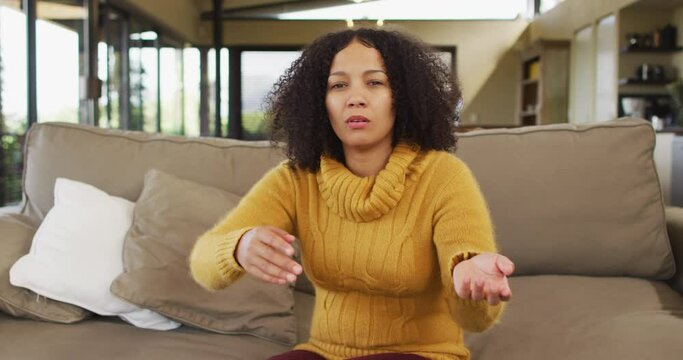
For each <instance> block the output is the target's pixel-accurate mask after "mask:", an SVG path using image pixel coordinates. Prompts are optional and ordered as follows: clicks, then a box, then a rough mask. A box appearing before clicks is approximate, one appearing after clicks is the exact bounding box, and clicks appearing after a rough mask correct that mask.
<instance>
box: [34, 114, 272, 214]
mask: <svg viewBox="0 0 683 360" xmlns="http://www.w3.org/2000/svg"><path fill="white" fill-rule="evenodd" d="M25 152H26V153H25V154H24V159H26V161H25V168H24V176H23V185H24V186H23V188H24V195H25V199H26V203H25V206H24V210H23V213H24V214H28V215H31V216H33V217H36V218H38V219H40V220H42V219H43V218H44V217H45V214H46V213H47V211H48V210H50V208H52V205H53V199H52V189H53V188H54V183H55V179H56V178H57V177H65V178H68V179H72V180H76V181H81V182H85V183H87V184H91V185H93V186H96V187H97V188H99V189H102V190H103V191H105V192H106V193H108V194H111V195H114V196H119V197H123V198H125V199H128V200H130V201H135V200H136V199H137V198H138V196H139V195H140V191H141V190H142V184H143V178H144V176H145V173H146V172H147V170H149V169H159V170H162V171H166V172H168V173H171V174H176V175H177V176H180V177H181V178H183V179H188V180H191V181H196V182H199V183H201V184H206V185H210V186H214V187H218V188H221V189H223V190H226V191H229V192H232V193H234V194H238V195H244V193H246V192H247V190H249V188H250V187H251V186H252V185H253V184H254V183H255V182H256V181H257V180H258V179H260V178H261V176H263V174H265V173H266V171H268V170H269V169H270V168H272V167H274V166H275V165H277V164H278V163H279V162H281V161H282V160H283V159H284V157H283V156H282V155H281V154H280V152H278V151H276V150H275V149H273V148H272V147H271V146H270V144H269V142H267V141H260V142H248V141H239V140H230V139H217V138H184V137H177V136H167V135H162V134H149V133H143V132H135V131H119V130H111V129H99V128H95V127H88V126H84V125H76V124H65V123H40V124H35V125H33V126H32V127H31V129H30V130H29V131H28V134H27V139H26V145H25Z"/></svg>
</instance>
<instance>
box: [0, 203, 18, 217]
mask: <svg viewBox="0 0 683 360" xmlns="http://www.w3.org/2000/svg"><path fill="white" fill-rule="evenodd" d="M20 212H21V204H19V205H9V206H3V207H0V215H4V214H18V213H20Z"/></svg>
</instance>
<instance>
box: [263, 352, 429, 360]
mask: <svg viewBox="0 0 683 360" xmlns="http://www.w3.org/2000/svg"><path fill="white" fill-rule="evenodd" d="M423 359H425V358H424V357H422V356H420V355H414V354H399V353H386V354H376V355H368V356H361V357H355V358H351V360H423ZM269 360H325V358H324V357H322V356H320V355H318V354H316V353H314V352H310V351H306V350H292V351H288V352H286V353H284V354H280V355H275V356H273V357H271V358H270V359H269Z"/></svg>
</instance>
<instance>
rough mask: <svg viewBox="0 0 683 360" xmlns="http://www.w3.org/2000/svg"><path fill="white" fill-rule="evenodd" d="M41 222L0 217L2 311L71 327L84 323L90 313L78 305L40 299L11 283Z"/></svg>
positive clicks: (0, 296)
mask: <svg viewBox="0 0 683 360" xmlns="http://www.w3.org/2000/svg"><path fill="white" fill-rule="evenodd" d="M38 225H39V223H38V221H37V220H35V219H33V218H30V217H28V216H24V215H19V214H7V215H1V216H0V311H2V312H5V313H7V314H9V315H12V316H15V317H22V318H29V319H33V320H43V321H52V322H58V323H64V324H70V323H74V322H77V321H81V320H83V319H85V318H87V317H88V316H90V314H91V313H90V312H89V311H87V310H85V309H82V308H80V307H78V306H75V305H71V304H67V303H63V302H60V301H57V300H52V299H49V298H46V297H44V296H38V294H36V293H34V292H33V291H31V290H28V289H24V288H21V287H16V286H13V285H12V284H10V282H9V270H10V268H11V267H12V265H14V263H15V262H16V261H17V260H18V259H19V258H21V257H22V256H24V255H26V254H28V252H29V249H30V248H31V242H32V241H33V235H34V234H35V232H36V230H37V229H38Z"/></svg>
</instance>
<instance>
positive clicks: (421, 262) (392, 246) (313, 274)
mask: <svg viewBox="0 0 683 360" xmlns="http://www.w3.org/2000/svg"><path fill="white" fill-rule="evenodd" d="M258 225H273V226H277V227H280V228H282V229H284V230H285V231H288V232H290V233H293V234H294V235H296V236H297V237H298V238H299V239H300V240H301V247H302V261H303V266H304V270H305V272H306V274H307V275H308V276H309V278H310V279H311V281H312V282H313V284H314V286H315V287H316V300H315V306H314V312H313V319H312V323H311V334H310V339H309V342H308V343H305V344H300V345H298V346H297V347H296V348H297V349H305V350H310V351H314V352H317V353H319V354H321V355H323V356H324V357H325V358H328V359H345V358H349V357H355V356H363V355H370V354H377V353H382V352H405V353H415V354H419V355H422V356H425V357H428V358H432V359H468V358H469V352H468V350H467V349H466V348H465V346H464V344H463V330H470V331H483V330H485V329H487V328H488V327H490V326H491V325H492V324H493V323H494V322H495V321H496V320H497V319H498V318H499V316H500V314H501V312H502V309H503V305H497V306H490V305H488V304H487V303H486V301H463V300H461V299H459V298H458V297H457V296H456V295H455V291H454V289H453V280H452V278H451V274H452V270H453V267H454V266H455V265H457V263H458V262H460V261H463V260H465V259H468V258H470V257H472V256H475V255H476V254H479V253H482V252H489V251H496V246H495V243H494V240H493V229H492V225H491V221H490V217H489V213H488V209H487V206H486V203H485V201H484V199H483V197H482V196H481V192H480V189H479V186H478V184H477V182H476V181H475V180H474V177H473V176H472V174H471V172H470V170H469V169H468V168H467V166H466V165H465V164H464V163H463V162H462V161H460V160H459V159H457V158H456V157H454V156H452V155H450V154H448V153H445V152H438V151H430V152H419V151H418V150H417V149H414V148H411V147H410V146H408V145H405V144H399V145H397V146H396V147H395V148H394V150H393V152H392V154H391V156H390V158H389V161H388V163H387V165H386V166H385V168H384V169H383V170H382V171H381V172H380V173H379V174H377V176H370V177H364V178H361V177H357V176H355V175H354V174H353V173H351V172H350V171H349V170H348V169H347V168H346V167H345V166H344V165H343V164H340V163H339V162H337V161H334V160H332V159H329V158H322V159H321V169H320V171H319V172H318V173H310V172H305V171H300V170H294V169H292V168H290V167H289V166H287V165H286V164H284V163H283V164H282V165H280V166H278V167H277V168H275V169H273V170H271V171H270V172H269V173H268V174H266V175H265V176H264V178H263V179H261V180H260V181H259V182H258V183H257V184H256V185H255V186H254V188H252V190H251V191H250V192H249V193H248V194H247V196H245V198H243V200H242V201H241V202H240V204H239V206H238V207H237V208H235V209H234V210H233V211H232V212H231V213H230V214H228V215H227V216H226V218H225V219H223V220H222V221H220V222H219V223H218V224H217V225H216V226H215V227H214V228H213V229H211V230H210V231H208V232H207V233H206V234H205V235H203V236H202V237H201V238H200V239H199V240H198V241H197V244H196V245H195V248H194V250H193V253H192V257H191V263H190V265H191V268H192V273H193V275H194V276H195V279H196V280H197V281H198V282H199V283H201V284H202V285H203V286H205V287H207V288H214V289H219V288H222V287H225V286H228V285H229V284H230V283H232V282H234V281H236V279H237V278H238V275H239V274H241V273H242V272H243V270H242V269H241V268H240V267H239V265H238V264H237V262H236V261H235V260H234V251H235V248H236V246H237V241H235V237H236V235H237V234H239V233H243V232H244V231H246V230H247V229H249V228H252V227H254V226H258Z"/></svg>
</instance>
